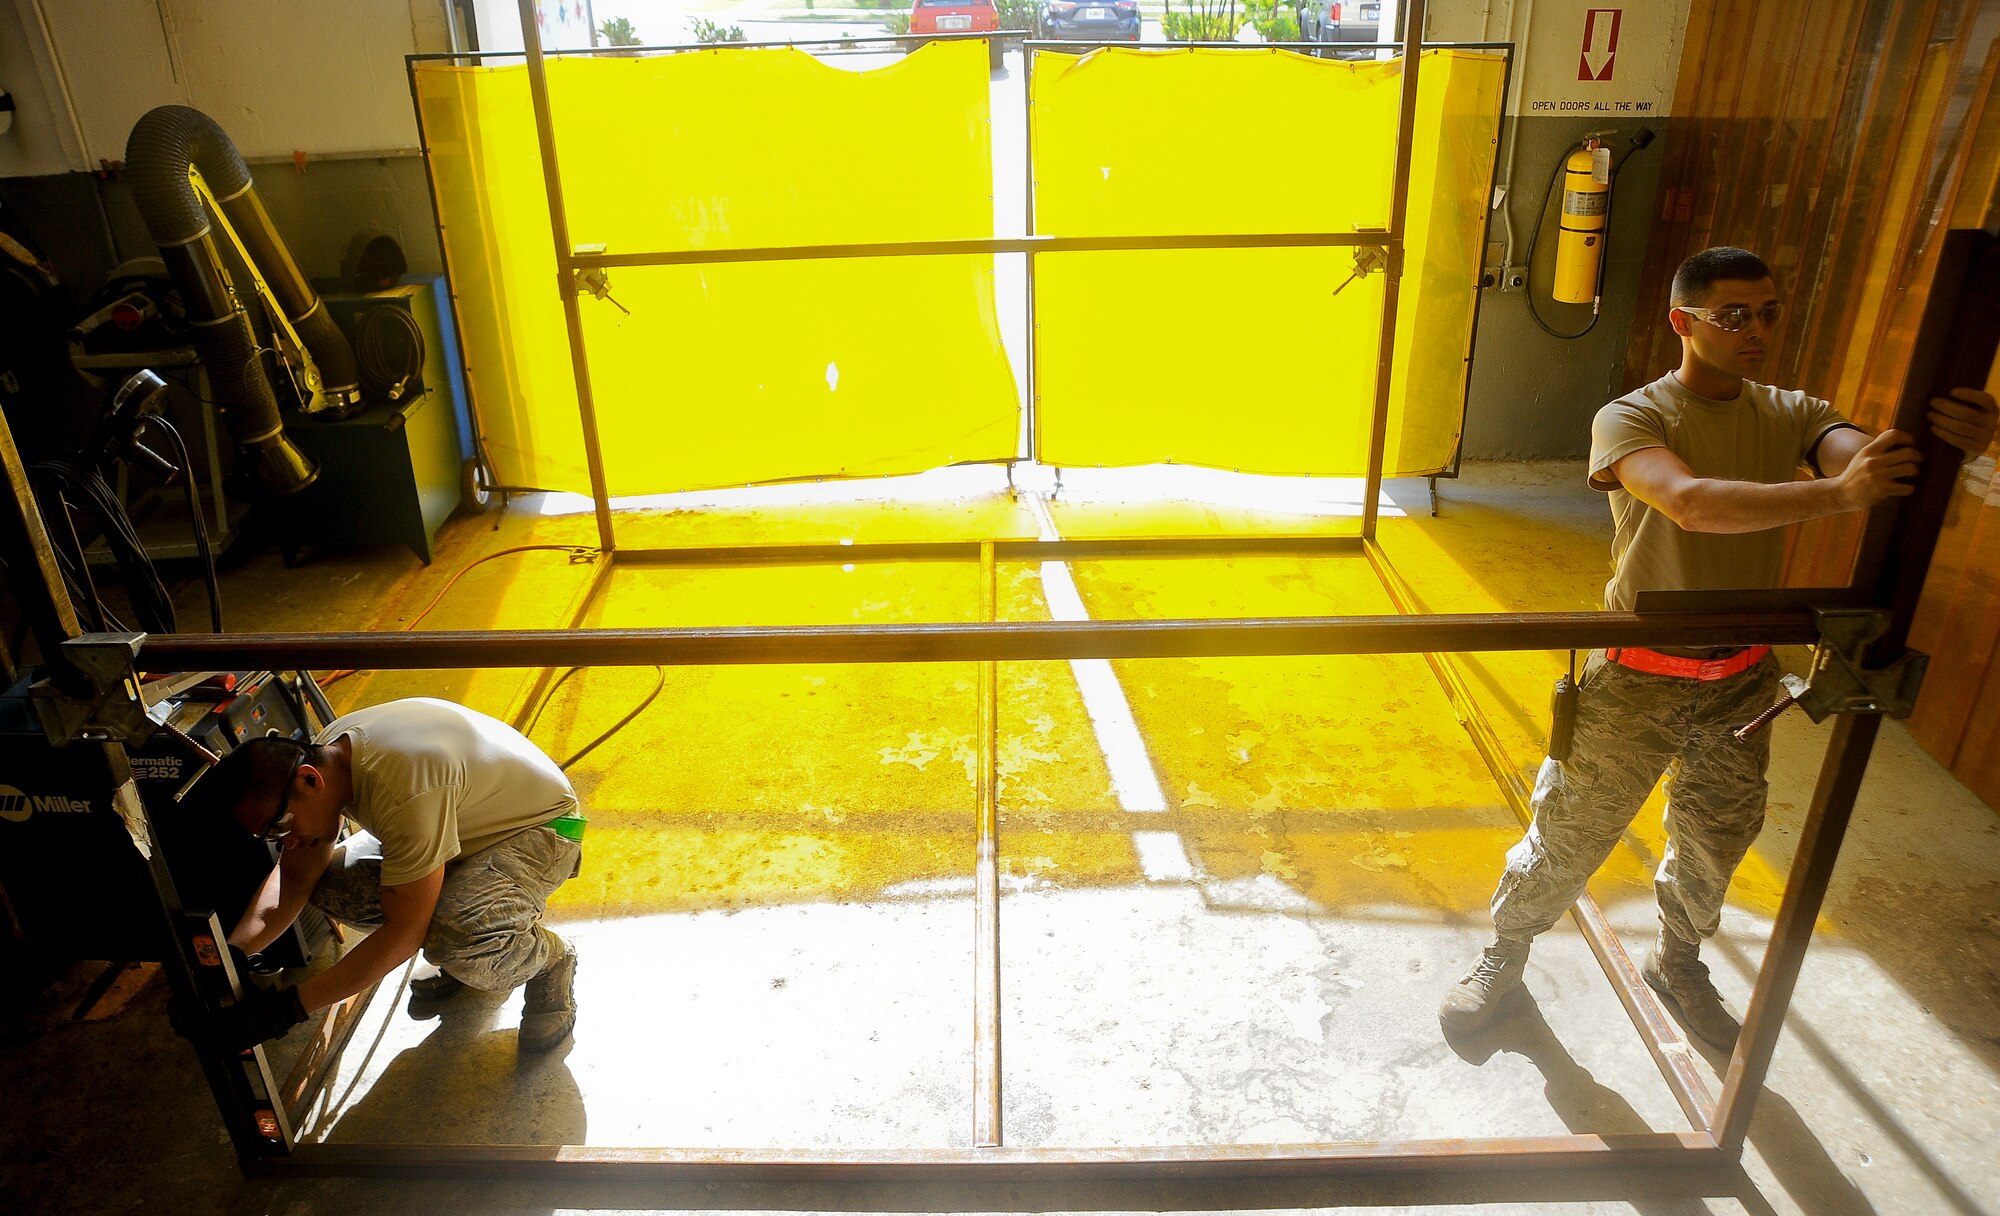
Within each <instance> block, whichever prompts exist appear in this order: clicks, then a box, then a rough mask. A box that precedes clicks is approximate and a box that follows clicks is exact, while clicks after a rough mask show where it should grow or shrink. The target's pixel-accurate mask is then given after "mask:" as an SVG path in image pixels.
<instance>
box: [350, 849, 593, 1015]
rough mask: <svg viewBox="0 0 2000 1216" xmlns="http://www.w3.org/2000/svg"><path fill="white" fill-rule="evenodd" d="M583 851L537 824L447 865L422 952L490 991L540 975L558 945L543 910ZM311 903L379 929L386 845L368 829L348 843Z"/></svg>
mask: <svg viewBox="0 0 2000 1216" xmlns="http://www.w3.org/2000/svg"><path fill="white" fill-rule="evenodd" d="M582 856H583V846H582V845H580V844H578V843H576V842H575V841H573V840H569V839H566V838H565V837H562V836H558V835H557V834H556V833H555V832H554V830H552V829H550V828H546V827H538V828H529V829H527V830H526V831H522V832H516V833H515V834H514V835H512V836H509V837H508V838H507V839H505V840H503V841H501V842H500V843H498V844H496V845H492V846H490V847H488V848H484V849H481V850H480V851H479V852H477V853H473V854H471V855H470V856H466V857H458V858H454V859H453V860H451V861H449V862H446V863H445V867H444V889H443V890H441V891H440V892H439V893H438V902H437V909H436V910H435V911H434V912H432V913H431V927H430V932H429V934H428V935H427V936H426V937H425V938H424V957H425V958H427V959H429V960H430V961H431V963H432V964H434V965H436V966H438V967H442V968H443V969H445V970H446V971H449V972H450V973H451V974H452V975H453V976H455V977H457V978H458V979H460V980H463V981H464V982H465V983H466V984H468V985H470V986H471V987H474V988H478V989H481V990H483V991H486V992H508V991H511V990H512V989H514V988H516V987H518V986H519V985H521V984H524V983H526V982H527V981H528V980H530V979H532V978H534V977H535V976H536V975H537V974H539V973H540V972H541V970H542V969H543V968H544V967H546V966H548V964H549V960H550V958H552V957H553V956H554V955H555V953H556V952H557V951H559V950H560V947H559V946H558V945H557V944H556V938H555V935H554V934H553V933H552V932H550V931H549V930H548V929H546V928H544V927H543V926H542V913H543V912H544V911H545V910H546V909H547V907H548V902H549V896H550V895H551V894H552V893H553V892H554V891H555V889H556V888H557V887H559V886H561V885H562V884H563V883H564V882H565V881H567V880H568V879H569V878H570V877H572V876H573V875H574V874H575V873H576V871H577V865H578V862H579V861H580V860H581V858H582ZM311 902H312V904H313V906H314V907H316V908H318V909H320V910H321V911H322V912H325V913H326V914H327V915H328V916H331V917H333V918H334V919H336V920H339V921H341V922H343V923H345V924H349V925H353V926H355V927H357V928H362V929H379V928H381V927H382V925H383V924H384V923H385V922H384V917H383V912H382V843H381V842H380V841H378V840H376V839H375V837H374V836H372V835H370V834H369V833H367V832H356V833H354V834H353V835H351V836H349V837H348V838H347V839H346V840H344V841H342V842H341V845H340V847H339V848H337V849H335V850H334V852H333V862H332V864H330V865H328V866H327V868H326V873H325V874H324V875H322V876H321V878H320V880H319V885H317V886H315V887H314V888H313V893H312V897H311Z"/></svg>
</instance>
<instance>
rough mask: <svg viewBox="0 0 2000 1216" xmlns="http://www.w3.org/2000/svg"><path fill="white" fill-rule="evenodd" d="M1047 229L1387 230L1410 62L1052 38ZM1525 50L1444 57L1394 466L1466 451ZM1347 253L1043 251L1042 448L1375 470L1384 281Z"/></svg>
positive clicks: (1047, 87) (1429, 132)
mask: <svg viewBox="0 0 2000 1216" xmlns="http://www.w3.org/2000/svg"><path fill="white" fill-rule="evenodd" d="M1035 54H1036V55H1037V56H1038V58H1037V60H1036V63H1035V69H1034V72H1033V73H1032V75H1031V76H1030V82H1031V86H1032V89H1033V94H1034V96H1033V105H1032V107H1031V116H1030V125H1029V134H1030V138H1031V140H1032V141H1033V159H1034V164H1035V174H1034V183H1033V189H1034V192H1035V195H1034V208H1035V225H1036V231H1038V232H1040V233H1045V234H1049V235H1055V236H1081V235H1092V236H1100V235H1142V234H1150V235H1175V234H1192V233H1251V232H1267V233H1279V232H1353V231H1358V230H1361V229H1365V228H1386V227H1387V226H1388V223H1389V209H1390V188H1391V181H1392V177H1393V172H1394V167H1395V134H1396V114H1397V93H1398V90H1399V85H1400V79H1401V73H1402V65H1401V63H1400V61H1388V62H1344V61H1340V60H1324V59H1314V58H1309V57H1306V56H1302V55H1295V54H1292V53H1290V52H1284V51H1273V52H1269V53H1264V54H1246V53H1244V52H1242V51H1236V50H1208V49H1193V50H1188V51H1180V52H1174V53H1169V54H1160V53H1149V52H1143V51H1128V50H1122V49H1106V50H1099V51H1094V52H1091V53H1089V54H1086V55H1083V56H1075V55H1067V54H1061V53H1056V52H1048V51H1037V52H1035ZM1505 77H1506V69H1505V61H1504V60H1503V59H1501V58H1500V57H1498V56H1489V55H1477V54H1468V53H1464V52H1452V51H1432V52H1427V53H1425V55H1424V57H1423V63H1422V67H1421V70H1420V72H1419V75H1418V86H1419V87H1418V104H1417V114H1416V124H1415V145H1414V149H1413V156H1412V161H1411V166H1410V195H1409V199H1410V201H1409V219H1408V229H1407V237H1406V244H1405V274H1404V277H1403V280H1402V288H1401V303H1400V306H1399V309H1398V313H1397V329H1396V351H1395V354H1396V362H1395V375H1394V381H1393V389H1392V392H1391V396H1390V413H1389V430H1388V438H1387V443H1386V447H1385V451H1384V458H1383V463H1384V471H1385V473H1386V474H1388V475H1390V476H1398V475H1416V474H1422V473H1431V472H1436V471H1438V470H1440V469H1442V468H1445V467H1446V466H1448V465H1449V464H1450V463H1451V459H1452V453H1453V450H1454V449H1455V447H1456V446H1457V442H1458V435H1459V426H1460V419H1461V414H1462V403H1463V400H1464V389H1465V376H1466V373H1467V367H1468V365H1467V362H1466V361H1467V357H1468V355H1469V352H1470V347H1471V339H1472V316H1473V305H1474V301H1475V291H1476V283H1477V280H1478V276H1479V264H1480V248H1479V243H1480V239H1481V234H1482V228H1483V224H1482V217H1483V215H1484V213H1485V210H1486V197H1487V190H1488V189H1489V186H1490V183H1491V179H1492V167H1493V155H1494V141H1495V135H1496V132H1497V128H1498V124H1499V108H1500V106H1499V102H1500V93H1501V86H1502V84H1503V82H1504V80H1505ZM1354 266H1355V256H1354V252H1353V251H1352V250H1348V249H1250V250H1200V251H1166V252H1143V253H1125V252H1118V253H1071V254H1050V255H1041V256H1038V257H1037V258H1036V264H1035V283H1034V293H1035V329H1034V337H1035V383H1036V410H1037V419H1036V423H1037V428H1036V429H1037V437H1038V438H1037V447H1036V455H1037V458H1038V459H1040V460H1042V461H1044V462H1047V463H1051V464H1062V465H1073V466H1088V465H1130V464H1145V463H1152V462H1161V461H1171V462H1175V463H1186V464H1200V465H1209V466H1214V467H1218V468H1228V469H1240V470H1244V471H1248V472H1258V473H1278V474H1318V475H1325V476H1360V475H1362V474H1364V473H1365V472H1366V470H1367V455H1368V431H1369V421H1370V416H1371V412H1372V410H1373V408H1374V400H1375V378H1376V364H1377V358H1376V356H1377V352H1378V350H1379V346H1380V341H1379V340H1380V326H1381V316H1382V302H1383V294H1384V293H1383V290H1382V284H1383V276H1382V275H1381V274H1379V273H1374V274H1367V275H1362V276H1358V277H1354V276H1353V270H1354Z"/></svg>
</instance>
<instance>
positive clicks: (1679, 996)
mask: <svg viewBox="0 0 2000 1216" xmlns="http://www.w3.org/2000/svg"><path fill="white" fill-rule="evenodd" d="M1700 950H1701V947H1700V946H1699V945H1697V944H1696V943H1694V942H1684V941H1682V940H1681V939H1680V938H1678V937H1676V936H1675V935H1674V934H1672V933H1669V932H1667V930H1666V929H1665V927H1662V928H1661V929H1660V935H1659V937H1657V938H1655V939H1654V940H1653V948H1652V950H1651V951H1649V952H1648V953H1647V955H1646V965H1645V966H1644V967H1643V968H1641V969H1640V972H1639V974H1641V975H1643V976H1644V977H1645V978H1646V983H1647V984H1648V985H1649V986H1650V987H1651V988H1652V989H1653V991H1655V992H1657V993H1659V994H1660V995H1661V996H1663V997H1666V998H1667V1000H1668V1002H1669V1003H1671V1004H1672V1005H1673V1006H1674V1007H1675V1009H1677V1010H1678V1011H1679V1013H1680V1018H1681V1024H1682V1025H1684V1026H1686V1027H1687V1028H1688V1029H1689V1030H1690V1031H1692V1032H1693V1033H1695V1034H1696V1035H1699V1036H1700V1037H1701V1038H1703V1039H1706V1040H1707V1041H1708V1042H1710V1043H1713V1044H1714V1045H1715V1046H1717V1047H1720V1048H1722V1049H1723V1050H1724V1051H1733V1050H1734V1049H1735V1047H1736V1034H1737V1032H1738V1031H1739V1030H1741V1029H1742V1027H1741V1026H1739V1025H1737V1022H1736V1019H1735V1018H1734V1017H1732V1016H1730V1013H1729V1011H1728V1010H1727V1009H1724V1008H1723V1007H1722V995H1721V994H1720V993H1718V992H1716V990H1715V985H1714V984H1712V983H1710V982H1709V979H1708V966H1707V964H1705V963H1703V962H1702V961H1701V956H1700Z"/></svg>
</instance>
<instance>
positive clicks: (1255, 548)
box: [618, 533, 1362, 567]
mask: <svg viewBox="0 0 2000 1216" xmlns="http://www.w3.org/2000/svg"><path fill="white" fill-rule="evenodd" d="M987 544H991V545H992V546H993V555H994V558H995V559H996V560H998V561H1003V562H1012V561H1024V562H1056V561H1074V560H1088V559H1091V558H1106V557H1147V558H1157V557H1244V556H1249V555H1254V554H1263V553H1354V552H1358V551H1359V550H1360V548H1361V544H1362V540H1361V537H1360V536H1359V535H1348V536H1328V535H1324V534H1317V533H1314V534H1300V535H1297V536H1282V535H1269V534H1259V535H1255V536H1226V535H1225V536H1105V537H1078V538H1073V539H1058V540H1035V539H1031V538H1028V537H1015V538H1012V539H1002V540H994V541H981V540H889V541H858V542H856V543H854V544H851V545H848V544H840V543H838V542H831V541H819V542H807V543H802V544H792V545H690V546H687V547H685V548H674V549H620V550H619V551H618V564H619V565H621V566H624V565H649V566H746V567H751V566H777V565H810V564H813V563H839V564H845V563H847V562H862V561H869V562H883V561H893V562H916V561H965V560H967V559H970V558H977V557H978V556H979V554H980V549H981V546H983V545H987Z"/></svg>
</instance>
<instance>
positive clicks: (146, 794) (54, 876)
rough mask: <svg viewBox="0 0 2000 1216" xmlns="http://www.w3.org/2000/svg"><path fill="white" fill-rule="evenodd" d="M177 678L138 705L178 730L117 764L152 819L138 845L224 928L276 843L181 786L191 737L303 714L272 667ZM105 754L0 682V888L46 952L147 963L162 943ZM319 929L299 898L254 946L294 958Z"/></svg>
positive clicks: (203, 740) (315, 945) (191, 760)
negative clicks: (279, 930) (74, 739)
mask: <svg viewBox="0 0 2000 1216" xmlns="http://www.w3.org/2000/svg"><path fill="white" fill-rule="evenodd" d="M176 683H177V684H182V685H184V687H183V688H182V689H181V690H180V691H179V692H177V693H175V694H174V695H172V696H165V697H161V698H160V699H159V700H158V701H156V702H153V703H152V704H150V705H149V707H148V716H149V717H151V718H152V719H153V720H154V721H155V722H156V723H159V724H161V725H166V726H172V727H174V728H176V729H175V730H161V731H158V732H157V733H155V734H154V735H153V737H152V738H151V739H150V740H149V741H148V742H147V743H145V744H144V745H143V746H139V747H134V748H131V749H129V756H128V762H129V764H130V768H131V773H132V777H133V782H134V784H135V785H136V787H137V789H138V791H139V797H140V798H141V799H142V800H143V801H144V803H145V809H146V812H147V815H148V817H150V819H151V820H152V834H151V837H150V839H148V841H147V845H148V847H151V848H156V849H158V850H160V852H161V855H162V856H163V857H164V859H165V861H166V865H167V869H168V871H169V872H170V873H171V875H172V878H173V883H174V888H175V890H176V891H177V892H178V894H179V897H180V902H181V904H182V905H183V906H185V907H189V908H204V909H211V910H213V911H214V912H215V913H216V914H217V915H218V916H220V917H221V919H222V923H223V925H224V926H230V925H234V924H235V923H236V921H237V919H238V918H239V917H241V916H242V914H243V910H244V909H245V908H246V907H248V906H249V904H250V900H251V899H252V897H253V896H255V894H256V892H257V890H258V888H259V887H260V886H261V885H262V884H263V882H264V878H265V876H266V875H267V874H269V873H270V871H271V867H272V866H273V865H274V864H276V861H277V855H278V852H277V847H276V846H275V845H272V844H267V843H265V842H263V841H259V840H255V839H252V838H251V837H250V836H248V835H247V834H245V833H244V832H243V830H242V829H241V828H239V827H237V826H236V824H235V823H234V822H233V821H231V820H229V819H228V818H227V817H224V816H221V815H219V814H217V813H215V812H214V811H213V810H212V809H208V808H204V807H203V806H202V804H201V800H200V798H199V795H198V794H196V793H194V792H193V790H192V787H193V785H194V782H195V779H196V777H197V776H198V775H199V774H200V773H201V772H202V770H203V768H204V765H205V763H206V759H205V757H204V756H203V755H202V754H201V751H200V749H199V748H197V747H194V746H191V745H190V740H192V741H193V743H196V744H199V745H201V747H205V748H207V749H208V750H209V751H212V752H215V753H216V754H218V755H219V754H221V753H223V752H226V751H228V750H229V749H231V748H233V747H235V746H237V745H238V744H240V743H242V742H243V741H245V740H246V739H251V738H256V737H259V736H263V735H268V734H278V735H284V736H286V737H288V738H293V739H301V740H304V739H307V738H308V737H309V736H308V733H307V731H306V729H305V727H304V725H303V724H304V722H305V721H307V719H306V717H305V715H304V712H303V706H302V704H301V702H300V700H299V691H300V690H299V689H298V687H297V686H296V684H295V683H294V682H293V681H292V680H291V679H290V678H288V677H286V676H284V675H281V674H278V673H273V672H268V671H264V672H218V673H207V674H205V675H204V676H201V677H194V678H188V679H183V680H179V681H176ZM112 763H113V761H111V760H110V759H108V758H107V755H106V752H105V750H104V749H101V748H96V747H89V746H74V745H73V746H69V747H53V746H51V745H50V744H49V742H48V739H47V737H46V736H45V734H44V732H43V729H42V726H41V725H40V723H39V721H38V720H37V718H36V716H35V712H34V709H33V707H32V706H31V704H30V698H29V693H28V682H27V681H26V680H23V681H22V682H21V683H19V684H16V685H15V686H14V687H13V688H11V689H9V690H8V691H7V692H6V693H5V694H0V886H4V888H5V891H6V894H7V898H8V901H9V902H10V903H11V904H12V905H13V911H14V916H15V918H16V919H17V920H18V921H19V922H20V925H21V929H22V932H23V933H24V934H25V935H26V937H27V939H28V940H29V942H30V943H32V944H33V945H34V946H35V947H36V948H38V949H40V950H42V951H44V952H47V953H50V954H53V955H56V956H60V957H69V958H79V959H117V960H155V961H157V960H160V959H163V958H165V957H167V953H168V951H169V950H171V949H173V944H172V943H171V942H170V941H169V939H168V936H167V932H166V929H165V926H164V924H163V923H162V921H161V918H160V913H159V906H158V900H157V896H156V895H155V894H154V890H153V882H152V878H151V877H150V876H149V875H148V873H147V867H146V862H145V859H144V857H143V856H142V854H141V853H140V851H139V844H138V841H137V840H136V839H135V836H134V833H133V831H132V829H131V828H130V827H129V826H128V822H127V819H126V817H125V816H124V815H122V814H121V813H120V811H119V808H118V806H117V800H116V792H117V790H118V789H119V787H120V786H121V785H123V777H122V775H117V774H114V773H112V772H111V765H112ZM204 812H206V813H204ZM330 933H331V929H330V926H329V925H328V923H327V921H326V918H325V917H324V916H322V915H321V914H320V913H319V912H318V911H317V910H315V909H313V908H311V907H308V908H307V909H306V910H305V912H304V913H303V914H302V915H301V916H300V917H299V919H298V921H297V922H296V923H295V924H294V925H293V926H292V927H291V928H290V929H287V930H286V931H285V934H284V935H283V936H282V937H280V938H279V939H278V941H276V942H275V943H273V944H272V945H271V946H269V947H268V948H266V949H265V950H264V951H263V952H262V953H263V955H264V957H265V958H266V959H268V960H269V961H270V962H272V963H275V964H277V965H279V966H287V967H289V966H298V965H301V964H303V963H305V962H307V961H309V960H310V959H311V958H312V956H313V954H314V952H315V951H317V950H318V949H319V948H320V947H321V946H323V945H324V944H325V943H326V941H327V938H328V937H329V935H330Z"/></svg>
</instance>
